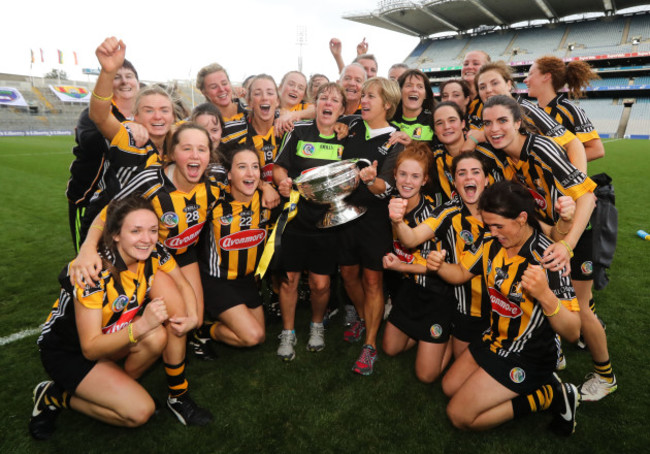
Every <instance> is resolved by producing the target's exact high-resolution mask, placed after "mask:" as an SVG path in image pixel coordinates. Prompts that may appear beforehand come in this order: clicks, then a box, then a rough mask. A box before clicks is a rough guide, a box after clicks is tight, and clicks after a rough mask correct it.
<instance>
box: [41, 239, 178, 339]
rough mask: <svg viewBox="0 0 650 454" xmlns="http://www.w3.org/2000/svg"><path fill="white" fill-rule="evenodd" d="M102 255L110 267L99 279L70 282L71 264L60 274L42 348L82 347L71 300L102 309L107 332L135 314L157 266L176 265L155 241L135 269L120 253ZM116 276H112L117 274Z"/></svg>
mask: <svg viewBox="0 0 650 454" xmlns="http://www.w3.org/2000/svg"><path fill="white" fill-rule="evenodd" d="M102 256H103V257H105V259H106V260H107V261H108V262H110V263H112V267H113V268H114V269H113V270H111V269H110V268H105V269H103V270H102V271H101V272H100V274H99V282H98V283H97V284H96V285H95V284H92V285H86V286H85V287H83V288H81V287H79V285H78V284H76V285H75V286H74V287H73V286H72V284H71V283H70V274H69V270H70V265H69V264H68V265H66V266H65V268H63V270H62V271H61V274H60V275H59V283H60V284H61V291H60V293H59V298H58V299H57V300H56V302H55V303H54V306H53V307H52V310H51V312H50V314H49V316H48V317H47V320H46V321H45V324H44V325H43V329H42V332H41V335H40V337H39V338H38V345H39V347H40V348H42V349H61V350H67V351H73V352H77V351H81V346H80V344H79V335H78V332H77V325H76V321H75V311H74V300H75V299H76V300H77V301H79V303H81V304H82V305H83V306H85V307H87V308H89V309H98V310H101V311H102V322H101V323H102V325H101V328H102V333H103V334H110V333H115V332H117V331H119V330H121V329H123V328H124V327H125V326H126V325H128V324H129V322H130V321H132V320H133V318H134V317H135V316H136V314H137V313H138V312H139V311H140V309H141V308H142V307H143V306H144V305H145V303H146V301H147V295H148V293H149V289H150V288H151V284H152V282H153V277H154V275H155V274H156V272H158V271H159V270H161V271H164V272H167V273H168V272H170V271H172V270H173V269H174V268H176V261H175V260H174V258H173V257H172V256H171V255H170V254H169V253H168V252H167V251H166V250H165V248H164V247H163V246H162V245H161V244H160V243H158V244H157V245H156V247H155V248H154V250H153V252H152V253H151V255H150V256H149V258H148V259H147V260H145V261H141V262H138V267H137V271H136V272H133V271H130V270H129V269H127V267H126V265H125V264H124V261H123V260H122V257H120V256H119V255H117V256H113V255H112V254H110V253H108V252H105V253H103V254H102ZM118 276H119V279H117V280H116V279H115V277H118Z"/></svg>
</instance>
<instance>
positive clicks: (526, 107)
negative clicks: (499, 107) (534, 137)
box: [515, 96, 576, 147]
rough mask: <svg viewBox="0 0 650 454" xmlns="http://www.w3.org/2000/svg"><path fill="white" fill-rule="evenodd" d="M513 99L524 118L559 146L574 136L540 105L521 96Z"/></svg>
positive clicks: (563, 145) (564, 144)
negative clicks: (519, 107)
mask: <svg viewBox="0 0 650 454" xmlns="http://www.w3.org/2000/svg"><path fill="white" fill-rule="evenodd" d="M515 99H516V100H517V102H518V103H519V105H520V106H521V108H522V110H523V112H524V119H525V120H526V121H527V122H528V123H529V124H531V125H533V126H535V127H536V128H537V129H539V131H540V133H541V134H542V135H544V136H546V137H549V138H551V139H553V140H554V141H555V142H556V143H557V144H558V145H560V146H561V147H565V146H566V144H568V143H569V142H571V141H572V140H573V139H575V138H576V136H575V135H574V134H573V133H572V132H571V131H569V130H568V129H567V128H565V127H564V126H562V124H560V123H558V122H557V121H556V120H554V119H553V118H551V117H550V116H549V115H548V114H547V113H546V112H545V111H544V109H542V108H541V107H539V106H538V105H537V104H535V103H533V102H531V101H529V100H528V99H526V98H523V97H521V96H516V97H515Z"/></svg>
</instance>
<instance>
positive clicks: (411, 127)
mask: <svg viewBox="0 0 650 454" xmlns="http://www.w3.org/2000/svg"><path fill="white" fill-rule="evenodd" d="M391 124H393V125H395V126H397V127H398V128H399V130H400V131H404V132H405V133H407V134H408V135H409V137H410V138H411V139H413V140H418V141H426V142H431V141H432V140H433V138H434V136H435V133H434V132H433V114H432V113H431V111H430V110H429V109H422V112H420V115H418V116H417V117H416V118H405V117H404V116H403V115H402V117H401V118H400V119H399V120H396V119H393V120H392V121H391Z"/></svg>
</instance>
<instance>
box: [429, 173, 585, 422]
mask: <svg viewBox="0 0 650 454" xmlns="http://www.w3.org/2000/svg"><path fill="white" fill-rule="evenodd" d="M479 210H480V211H481V214H482V217H483V222H484V224H485V226H486V227H487V228H488V229H489V230H490V233H491V234H492V238H489V239H486V240H485V241H483V243H482V244H480V245H479V244H477V245H476V247H475V248H473V249H472V250H470V251H467V252H466V253H465V254H463V256H462V257H461V263H460V264H450V263H447V262H445V261H444V258H445V251H444V250H443V251H433V252H431V254H429V257H428V258H427V268H428V269H429V270H430V271H437V272H438V274H439V275H440V277H442V278H443V279H445V280H447V281H449V282H451V283H454V284H459V283H461V282H466V281H468V280H469V279H471V278H472V277H474V276H476V275H482V276H483V279H484V280H485V284H486V286H487V288H488V292H489V294H490V302H491V305H492V315H491V325H490V330H489V331H487V332H486V333H485V334H484V335H483V339H482V340H481V341H478V342H472V343H471V344H470V347H469V348H468V349H467V350H465V351H464V352H463V353H462V354H461V356H460V357H459V358H457V359H456V361H455V362H454V364H453V365H452V366H451V368H450V369H449V371H448V372H447V374H446V375H445V377H444V378H443V380H442V388H443V391H444V392H445V394H446V395H447V396H449V397H451V401H450V402H449V405H448V406H447V415H448V416H449V418H450V419H451V422H452V424H453V425H454V426H456V427H458V428H460V429H466V430H486V429H490V428H492V427H496V426H498V425H500V424H502V423H504V422H506V421H509V420H511V419H514V418H518V417H521V416H523V415H525V414H528V413H531V412H535V411H541V410H546V409H548V408H551V409H552V410H553V412H554V414H555V417H554V420H553V423H552V424H551V428H552V429H553V430H555V431H557V432H558V433H560V434H562V435H570V434H572V433H573V431H574V427H575V410H576V407H577V406H578V402H579V395H578V390H577V388H576V387H575V386H574V385H572V384H570V383H562V382H561V381H560V380H559V378H558V377H557V375H555V374H554V370H555V365H556V363H557V358H558V347H557V344H556V341H555V334H556V333H557V334H559V335H561V336H562V337H563V338H566V339H568V340H569V341H575V340H576V339H577V338H578V336H579V333H580V317H579V314H578V313H577V311H578V310H579V309H578V302H577V299H576V296H575V292H574V290H573V287H572V286H571V281H570V280H569V278H568V277H564V276H562V273H561V271H559V270H558V271H551V270H544V269H543V268H542V266H541V265H542V255H543V254H544V251H545V250H546V248H547V247H548V246H549V245H550V244H551V240H550V239H549V238H548V237H546V236H545V235H544V234H543V233H542V231H541V227H540V224H539V222H538V221H537V218H536V215H535V201H534V199H533V198H532V196H531V195H530V193H529V192H528V190H527V189H526V188H525V187H524V186H522V185H520V184H517V183H514V182H510V181H507V182H499V183H495V184H494V185H493V186H490V187H488V188H487V189H486V190H485V192H484V193H483V195H482V196H481V199H480V201H479Z"/></svg>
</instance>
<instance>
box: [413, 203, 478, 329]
mask: <svg viewBox="0 0 650 454" xmlns="http://www.w3.org/2000/svg"><path fill="white" fill-rule="evenodd" d="M424 223H425V224H426V225H427V226H429V228H431V230H433V231H434V232H435V234H436V237H437V238H440V241H441V244H442V246H441V247H442V248H443V249H445V251H447V256H446V260H447V261H448V262H450V263H459V262H460V257H461V256H462V255H463V253H464V252H465V251H468V250H471V249H472V248H473V247H475V246H476V245H477V244H481V243H482V241H483V240H484V239H486V238H489V237H490V234H489V232H488V231H487V230H486V229H485V227H484V226H483V222H482V221H481V220H479V219H477V218H475V217H474V216H472V213H470V211H469V209H468V208H467V207H466V206H465V204H464V203H463V202H462V201H461V200H460V199H459V198H456V199H454V200H452V201H451V202H448V203H446V204H445V205H442V206H439V207H438V208H436V209H435V210H434V212H433V215H432V216H431V217H430V218H429V219H426V220H425V221H424ZM454 296H455V298H456V301H457V306H456V311H457V312H458V313H459V314H463V315H466V316H470V317H476V318H483V317H485V316H486V314H487V313H489V311H490V307H489V298H488V295H487V290H486V288H485V284H484V282H483V279H482V278H481V277H480V276H475V277H474V278H472V279H470V280H469V281H468V282H465V283H464V284H460V285H456V286H454Z"/></svg>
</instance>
